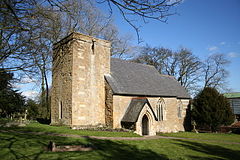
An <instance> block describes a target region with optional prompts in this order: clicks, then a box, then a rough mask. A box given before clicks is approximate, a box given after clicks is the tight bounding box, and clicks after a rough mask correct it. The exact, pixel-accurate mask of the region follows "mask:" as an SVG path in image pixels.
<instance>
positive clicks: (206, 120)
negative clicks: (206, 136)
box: [192, 87, 234, 132]
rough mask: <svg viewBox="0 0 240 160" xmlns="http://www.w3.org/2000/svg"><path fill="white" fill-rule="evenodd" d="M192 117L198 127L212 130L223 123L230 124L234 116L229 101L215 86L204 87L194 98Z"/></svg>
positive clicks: (215, 129)
mask: <svg viewBox="0 0 240 160" xmlns="http://www.w3.org/2000/svg"><path fill="white" fill-rule="evenodd" d="M192 118H193V120H195V121H196V123H197V127H200V128H201V127H209V128H210V129H211V131H212V132H215V131H217V129H219V127H220V126H221V125H230V124H231V123H233V121H234V116H233V113H232V110H231V108H230V104H229V101H228V100H227V98H225V97H224V96H223V95H222V94H219V93H218V91H217V90H216V89H214V88H210V87H206V88H204V89H203V90H202V91H201V92H200V93H199V94H198V95H197V96H196V97H195V98H194V100H193V109H192Z"/></svg>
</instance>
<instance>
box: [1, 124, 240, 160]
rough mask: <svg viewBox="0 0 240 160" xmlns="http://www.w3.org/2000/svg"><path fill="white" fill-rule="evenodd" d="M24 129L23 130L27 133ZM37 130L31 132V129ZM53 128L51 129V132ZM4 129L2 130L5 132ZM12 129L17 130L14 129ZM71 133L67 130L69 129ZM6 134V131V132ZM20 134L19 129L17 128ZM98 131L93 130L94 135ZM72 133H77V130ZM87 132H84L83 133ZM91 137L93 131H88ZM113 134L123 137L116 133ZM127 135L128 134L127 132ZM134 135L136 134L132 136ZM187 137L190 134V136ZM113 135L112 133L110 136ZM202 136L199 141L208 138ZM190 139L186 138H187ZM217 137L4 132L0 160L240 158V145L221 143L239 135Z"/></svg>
mask: <svg viewBox="0 0 240 160" xmlns="http://www.w3.org/2000/svg"><path fill="white" fill-rule="evenodd" d="M24 128H25V131H34V132H39V131H41V132H42V131H44V132H49V131H51V132H54V133H60V131H62V132H65V129H64V127H63V128H62V127H60V128H58V127H57V128H55V127H53V128H52V127H51V126H45V125H41V124H30V125H29V126H27V127H24ZM24 128H22V129H21V130H24ZM31 128H32V129H33V130H30V129H31ZM50 128H51V129H50ZM3 129H4V128H1V130H3ZM11 130H14V128H12V129H11ZM66 130H67V129H66ZM5 131H6V130H5ZM16 131H19V128H16ZM94 132H96V131H91V134H94ZM68 133H71V134H76V131H73V132H71V130H70V131H68ZM83 133H84V132H81V134H83ZM86 133H87V134H90V132H87V131H86ZM111 134H120V133H118V132H114V133H111ZM125 134H127V133H125ZM128 134H130V135H131V134H132V133H128ZM181 134H182V135H184V134H183V133H179V135H178V134H174V135H175V136H176V137H177V136H181ZM186 134H187V133H186ZM95 135H99V136H100V135H101V136H103V135H105V133H102V132H96V133H95ZM107 135H110V134H107ZM201 135H202V134H198V137H197V138H198V139H202V137H204V135H202V136H201ZM185 136H186V135H185ZM211 136H212V137H215V140H219V142H218V141H216V142H206V141H199V140H176V139H175V140H174V139H157V140H156V139H155V140H138V141H130V140H121V141H120V140H97V139H92V138H70V137H59V136H46V135H35V134H30V133H17V132H0V142H1V143H0V159H1V160H14V159H35V160H38V159H48V160H52V159H58V160H64V159H78V160H79V159H80V160H81V159H88V160H91V159H94V160H95V159H96V160H98V159H119V160H120V159H121V160H122V159H129V160H130V159H131V160H133V159H149V160H151V159H161V160H165V159H176V160H179V159H200V160H201V159H202V160H203V159H204V160H205V159H207V160H215V159H217V160H220V159H226V160H227V159H236V160H237V159H239V157H240V144H226V143H223V142H221V140H222V139H223V138H226V137H227V138H226V139H228V141H229V142H236V140H235V139H237V138H239V135H231V136H230V135H228V134H226V135H224V134H221V135H220V136H218V134H212V135H211V134H209V137H210V138H211ZM188 138H195V134H188ZM49 141H54V142H56V144H57V145H82V144H87V145H90V146H93V147H94V148H95V149H94V150H93V151H88V152H49V151H47V149H46V147H47V145H48V143H49Z"/></svg>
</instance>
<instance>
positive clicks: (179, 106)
mask: <svg viewBox="0 0 240 160" xmlns="http://www.w3.org/2000/svg"><path fill="white" fill-rule="evenodd" d="M177 110H178V112H177V113H178V118H182V110H183V105H182V102H181V100H180V101H179V102H178V107H177Z"/></svg>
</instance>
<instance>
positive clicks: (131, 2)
mask: <svg viewBox="0 0 240 160" xmlns="http://www.w3.org/2000/svg"><path fill="white" fill-rule="evenodd" d="M96 1H97V2H98V3H107V4H108V6H109V12H110V14H112V12H113V9H112V7H113V6H115V7H116V8H117V9H118V10H119V11H120V13H121V15H122V17H123V18H124V20H125V21H126V22H127V23H128V24H130V25H131V26H132V27H133V28H134V29H135V31H136V33H137V37H138V40H139V41H140V36H139V28H140V26H139V25H138V24H136V21H137V20H142V21H143V22H144V23H146V22H147V21H148V20H150V19H154V20H158V21H161V22H166V21H167V19H168V17H169V16H171V15H173V14H175V11H174V10H173V7H175V6H177V5H178V4H180V3H181V1H182V0H96Z"/></svg>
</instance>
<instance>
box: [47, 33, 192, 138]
mask: <svg viewBox="0 0 240 160" xmlns="http://www.w3.org/2000/svg"><path fill="white" fill-rule="evenodd" d="M110 49H111V43H110V42H108V41H105V40H101V39H97V38H94V37H90V36H86V35H83V34H80V33H72V34H70V35H69V36H67V37H65V38H64V39H62V40H61V41H59V42H58V43H56V44H55V45H54V48H53V70H52V73H53V76H52V90H51V124H52V125H61V124H62V125H68V126H71V127H72V128H92V127H109V128H113V129H116V128H126V129H131V130H134V131H135V133H137V134H139V135H156V133H157V132H178V131H184V126H183V123H184V118H185V115H186V109H187V106H188V104H189V100H190V96H189V95H188V93H187V92H186V90H185V89H184V88H183V87H182V86H181V85H180V84H179V83H178V82H177V81H176V80H175V79H174V78H173V77H171V76H168V75H161V74H159V72H158V71H157V70H156V69H155V68H154V67H153V66H151V65H145V64H139V63H133V62H129V61H125V60H121V59H116V58H111V57H110Z"/></svg>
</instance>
